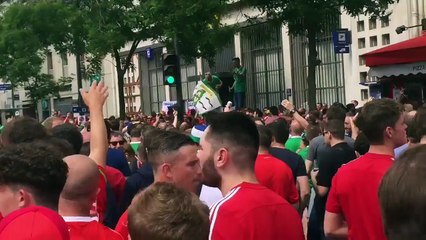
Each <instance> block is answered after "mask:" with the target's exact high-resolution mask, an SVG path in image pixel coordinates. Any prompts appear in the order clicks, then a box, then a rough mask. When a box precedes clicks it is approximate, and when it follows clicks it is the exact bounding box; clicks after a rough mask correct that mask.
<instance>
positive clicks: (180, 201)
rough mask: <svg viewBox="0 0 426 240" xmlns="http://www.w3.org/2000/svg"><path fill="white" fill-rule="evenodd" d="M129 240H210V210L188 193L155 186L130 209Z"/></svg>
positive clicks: (145, 192)
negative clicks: (208, 239) (130, 239)
mask: <svg viewBox="0 0 426 240" xmlns="http://www.w3.org/2000/svg"><path fill="white" fill-rule="evenodd" d="M128 218H129V220H128V221H129V224H128V226H129V233H130V236H131V238H132V239H164V240H166V239H167V240H190V239H191V240H204V239H207V238H208V236H209V229H210V221H209V208H208V207H207V206H206V205H204V204H203V203H202V202H201V201H200V200H199V198H198V197H197V196H196V195H195V194H193V193H190V192H187V191H185V190H183V189H180V188H178V187H176V186H175V185H173V184H171V183H164V182H157V183H154V184H153V185H151V186H150V187H148V188H147V189H146V190H144V191H143V192H142V193H141V194H140V195H139V196H137V197H136V201H135V202H134V203H133V204H132V205H131V206H130V207H129V217H128Z"/></svg>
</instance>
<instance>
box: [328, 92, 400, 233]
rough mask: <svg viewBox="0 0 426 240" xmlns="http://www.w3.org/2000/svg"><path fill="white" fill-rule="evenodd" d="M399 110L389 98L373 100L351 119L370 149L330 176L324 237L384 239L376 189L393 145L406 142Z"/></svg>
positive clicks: (398, 106) (390, 161)
mask: <svg viewBox="0 0 426 240" xmlns="http://www.w3.org/2000/svg"><path fill="white" fill-rule="evenodd" d="M402 111H403V109H402V107H401V106H400V105H399V104H398V103H396V102H395V101H393V100H390V99H379V100H373V101H371V102H369V103H367V104H366V105H365V106H364V107H363V109H362V111H361V113H360V114H359V116H358V117H357V119H356V120H355V124H356V125H357V126H358V127H359V129H360V130H361V131H362V132H363V133H364V134H365V136H366V137H367V139H368V140H369V142H370V150H369V151H368V153H367V154H365V155H363V156H362V157H360V158H358V159H357V160H354V161H352V162H350V163H348V164H346V165H343V166H342V167H341V168H340V169H339V170H338V172H337V173H336V175H335V176H334V178H333V180H332V184H331V186H332V187H331V190H330V193H329V196H328V199H327V205H326V213H325V220H324V232H325V235H326V237H330V238H349V240H352V239H362V240H370V239H371V240H386V236H385V231H384V229H383V222H382V218H381V215H380V207H379V199H378V194H377V192H378V188H379V184H380V181H381V180H382V177H383V176H384V175H385V173H386V172H387V171H388V169H389V168H390V167H391V166H392V164H393V162H394V149H395V148H396V147H399V146H401V145H403V144H405V143H406V142H407V137H406V132H405V129H406V128H407V125H406V124H405V123H404V117H403V112H402ZM345 221H346V223H347V226H346V224H345Z"/></svg>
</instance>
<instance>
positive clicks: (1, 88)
mask: <svg viewBox="0 0 426 240" xmlns="http://www.w3.org/2000/svg"><path fill="white" fill-rule="evenodd" d="M11 89H12V84H10V83H3V84H0V91H5V90H11Z"/></svg>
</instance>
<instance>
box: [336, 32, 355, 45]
mask: <svg viewBox="0 0 426 240" xmlns="http://www.w3.org/2000/svg"><path fill="white" fill-rule="evenodd" d="M333 43H334V46H338V45H345V46H346V45H351V44H352V34H351V31H349V30H348V29H338V30H336V31H334V32H333Z"/></svg>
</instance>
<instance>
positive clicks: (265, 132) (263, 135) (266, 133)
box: [257, 125, 272, 148]
mask: <svg viewBox="0 0 426 240" xmlns="http://www.w3.org/2000/svg"><path fill="white" fill-rule="evenodd" d="M257 131H258V132H259V144H260V146H261V147H263V148H270V147H271V142H272V133H271V131H270V130H269V129H268V128H267V127H265V126H262V125H257Z"/></svg>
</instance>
